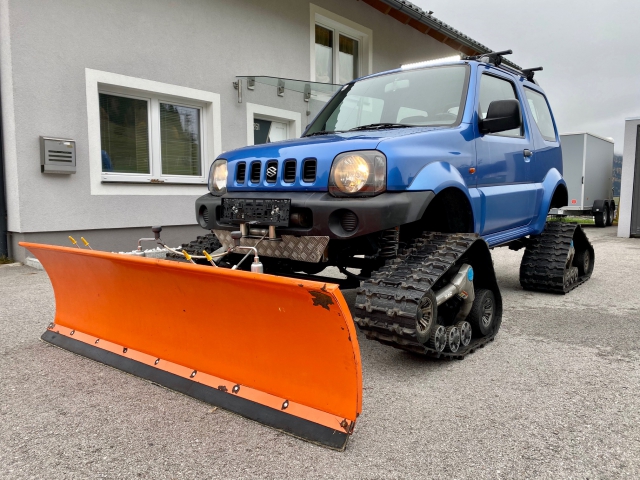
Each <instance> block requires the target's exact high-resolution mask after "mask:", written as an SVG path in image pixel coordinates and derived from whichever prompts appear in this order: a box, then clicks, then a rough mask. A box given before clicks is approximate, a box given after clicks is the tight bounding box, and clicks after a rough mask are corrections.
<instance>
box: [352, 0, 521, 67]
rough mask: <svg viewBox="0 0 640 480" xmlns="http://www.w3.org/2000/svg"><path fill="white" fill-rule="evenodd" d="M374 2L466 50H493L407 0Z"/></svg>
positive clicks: (378, 0) (486, 51)
mask: <svg viewBox="0 0 640 480" xmlns="http://www.w3.org/2000/svg"><path fill="white" fill-rule="evenodd" d="M364 1H365V2H366V3H369V4H370V5H372V6H374V7H375V5H373V3H374V1H367V0H364ZM375 2H376V3H378V2H379V3H383V4H385V5H388V6H389V7H391V8H392V9H395V10H396V11H398V12H400V13H401V14H404V15H406V16H407V17H409V18H410V19H413V20H415V21H417V22H419V23H421V24H422V25H424V26H425V27H427V29H428V31H431V30H435V31H436V32H438V33H440V34H441V35H442V36H444V37H447V38H450V39H452V40H454V41H455V42H457V43H458V44H460V45H461V46H462V47H466V48H464V50H467V51H469V50H472V51H474V52H477V53H478V54H479V53H489V52H492V51H493V50H492V49H490V48H489V47H487V46H486V45H483V44H481V43H480V42H477V41H475V40H474V39H472V38H470V37H468V36H466V35H465V34H463V33H462V32H460V31H458V30H456V29H455V28H453V27H452V26H450V25H447V24H446V23H444V22H442V21H441V20H438V19H437V18H435V17H434V16H432V15H430V14H429V13H427V12H425V11H424V10H422V9H420V8H418V7H417V6H415V5H413V4H411V3H409V2H406V1H401V0H375ZM423 33H427V32H423ZM431 36H434V37H436V36H435V35H431ZM436 38H438V37H436ZM441 41H442V40H441ZM442 42H443V43H445V44H446V41H442ZM452 48H455V47H452ZM461 51H462V50H461ZM468 54H469V55H473V53H468ZM503 62H504V63H505V64H507V65H509V66H511V67H513V68H516V69H518V70H521V68H520V67H519V66H518V65H516V64H515V63H513V62H510V61H508V60H507V59H503Z"/></svg>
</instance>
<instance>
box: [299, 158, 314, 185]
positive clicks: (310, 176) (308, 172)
mask: <svg viewBox="0 0 640 480" xmlns="http://www.w3.org/2000/svg"><path fill="white" fill-rule="evenodd" d="M302 180H303V181H305V182H307V183H313V182H315V181H316V159H315V158H305V159H304V161H303V162H302Z"/></svg>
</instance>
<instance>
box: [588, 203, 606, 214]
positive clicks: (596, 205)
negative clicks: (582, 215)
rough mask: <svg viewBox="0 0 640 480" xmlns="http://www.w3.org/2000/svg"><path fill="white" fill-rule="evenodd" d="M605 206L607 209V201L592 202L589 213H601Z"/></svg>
mask: <svg viewBox="0 0 640 480" xmlns="http://www.w3.org/2000/svg"><path fill="white" fill-rule="evenodd" d="M605 206H606V207H607V208H609V200H594V201H593V207H592V208H591V213H595V212H602V211H603V210H604V207H605Z"/></svg>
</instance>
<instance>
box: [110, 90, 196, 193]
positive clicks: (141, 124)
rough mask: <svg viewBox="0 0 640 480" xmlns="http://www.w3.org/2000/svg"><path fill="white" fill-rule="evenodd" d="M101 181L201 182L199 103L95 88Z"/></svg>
mask: <svg viewBox="0 0 640 480" xmlns="http://www.w3.org/2000/svg"><path fill="white" fill-rule="evenodd" d="M99 106H100V147H101V157H102V179H103V181H133V182H136V181H141V182H148V181H151V182H157V183H165V182H168V183H204V182H205V178H204V176H205V175H204V171H205V165H204V159H205V152H204V141H203V137H204V135H203V115H202V110H203V107H204V105H203V103H202V102H198V101H188V100H184V99H181V100H180V101H178V100H177V99H172V98H170V97H168V96H167V97H165V96H162V95H154V94H146V95H145V94H136V93H135V92H133V91H131V93H129V92H127V91H126V90H123V89H117V88H109V87H102V88H100V89H99Z"/></svg>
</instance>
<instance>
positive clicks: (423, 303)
mask: <svg viewBox="0 0 640 480" xmlns="http://www.w3.org/2000/svg"><path fill="white" fill-rule="evenodd" d="M437 318H438V304H437V302H436V295H435V293H433V291H432V290H429V291H428V292H427V294H426V295H425V296H424V297H422V299H421V300H420V308H419V309H418V317H417V318H416V338H417V339H418V341H419V342H420V343H423V344H426V343H427V342H429V340H430V339H431V331H432V330H433V326H434V325H435V324H436V319H437Z"/></svg>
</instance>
